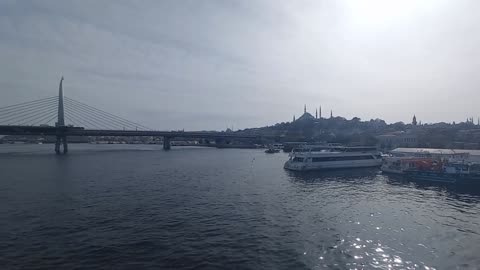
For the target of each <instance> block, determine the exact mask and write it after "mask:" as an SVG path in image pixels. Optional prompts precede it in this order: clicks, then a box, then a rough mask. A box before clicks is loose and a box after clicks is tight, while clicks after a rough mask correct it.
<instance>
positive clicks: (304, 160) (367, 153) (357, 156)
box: [284, 147, 382, 171]
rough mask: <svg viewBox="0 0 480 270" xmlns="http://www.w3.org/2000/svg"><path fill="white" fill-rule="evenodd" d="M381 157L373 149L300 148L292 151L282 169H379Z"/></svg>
mask: <svg viewBox="0 0 480 270" xmlns="http://www.w3.org/2000/svg"><path fill="white" fill-rule="evenodd" d="M381 164H382V156H381V154H380V153H379V152H378V151H377V150H376V148H374V147H321V148H319V147H310V148H309V147H302V148H299V149H293V151H292V153H291V154H290V159H289V160H288V161H287V162H285V165H284V168H285V169H288V170H293V171H310V170H325V169H346V168H363V167H379V166H380V165H381Z"/></svg>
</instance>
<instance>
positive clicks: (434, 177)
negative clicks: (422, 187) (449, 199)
mask: <svg viewBox="0 0 480 270" xmlns="http://www.w3.org/2000/svg"><path fill="white" fill-rule="evenodd" d="M405 175H407V176H408V177H409V178H411V179H415V180H424V181H431V182H444V183H480V176H478V175H475V176H474V175H459V174H449V173H443V172H428V171H426V172H423V171H410V172H405Z"/></svg>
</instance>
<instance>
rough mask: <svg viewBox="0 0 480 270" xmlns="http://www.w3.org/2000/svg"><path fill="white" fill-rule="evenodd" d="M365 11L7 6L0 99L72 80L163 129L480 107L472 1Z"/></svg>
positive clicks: (276, 6)
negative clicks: (305, 113) (316, 113)
mask: <svg viewBox="0 0 480 270" xmlns="http://www.w3.org/2000/svg"><path fill="white" fill-rule="evenodd" d="M365 5H367V6H366V7H364V6H360V7H359V6H358V5H357V6H356V5H355V4H352V2H351V1H335V2H322V1H296V2H290V1H269V0H265V1H255V2H244V1H142V2H131V1H92V0H89V1H49V0H46V1H2V2H1V3H0V41H1V42H0V61H1V62H2V63H8V65H5V64H2V65H1V66H0V74H2V75H0V87H2V90H0V91H1V95H2V99H0V106H3V105H8V104H13V103H17V102H22V101H25V100H29V99H37V98H42V97H46V96H51V95H54V94H55V91H56V89H57V84H58V79H59V77H60V76H61V75H64V76H65V79H66V80H65V91H66V94H67V95H68V96H70V97H72V98H75V99H78V100H81V101H84V102H86V103H88V104H90V105H92V106H96V107H100V108H102V109H104V110H107V111H109V112H112V113H114V114H118V115H120V116H122V117H125V118H127V119H132V120H135V121H137V122H142V123H144V124H146V125H148V126H151V127H154V128H158V129H179V128H185V129H187V130H188V129H224V128H225V127H226V126H231V125H232V124H233V125H234V126H235V127H238V128H244V127H251V126H261V125H269V124H273V123H275V122H281V121H288V120H290V119H291V117H292V115H293V114H297V115H298V114H300V113H301V110H302V108H303V104H304V103H307V104H308V105H309V107H318V106H319V105H323V108H325V110H329V109H330V108H332V109H333V110H334V112H335V114H336V115H344V116H346V117H353V116H359V117H361V118H362V119H366V118H367V119H368V118H376V117H380V118H384V119H386V120H387V121H392V122H393V121H399V120H403V121H406V120H408V119H410V118H411V115H413V113H416V114H417V115H418V116H419V119H421V120H422V122H428V121H452V120H456V121H458V120H463V119H464V118H466V116H470V115H473V116H474V115H475V114H478V112H477V111H476V106H474V104H472V103H471V102H470V101H471V100H472V97H474V96H475V95H478V94H476V93H477V89H476V86H477V85H478V79H477V77H478V76H476V75H475V71H476V70H478V65H479V64H478V63H479V61H478V60H479V59H478V53H477V50H478V49H477V48H478V45H479V44H478V43H479V39H478V30H479V29H478V25H480V24H479V23H478V20H479V19H478V18H477V16H476V14H475V12H473V10H475V9H474V8H472V6H476V5H478V4H477V2H475V1H458V2H456V3H455V5H453V4H452V3H448V2H444V1H434V2H431V3H430V4H429V5H428V6H427V5H420V4H415V1H405V4H402V5H403V6H402V5H401V6H398V7H396V8H395V9H390V8H389V7H388V6H386V5H384V4H381V3H379V1H376V0H369V1H366V2H365ZM382 14H383V15H382ZM385 14H388V16H385ZM446 96H448V97H451V98H449V99H445V97H446ZM452 99H453V100H454V101H452ZM447 108H449V109H448V110H447ZM452 108H454V109H452Z"/></svg>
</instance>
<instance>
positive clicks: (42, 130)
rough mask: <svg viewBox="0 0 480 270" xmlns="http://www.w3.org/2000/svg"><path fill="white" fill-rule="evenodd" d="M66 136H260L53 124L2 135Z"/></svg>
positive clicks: (6, 129) (5, 130) (1, 129)
mask: <svg viewBox="0 0 480 270" xmlns="http://www.w3.org/2000/svg"><path fill="white" fill-rule="evenodd" d="M58 134H62V135H65V136H124V137H135V136H138V137H140V136H144V137H145V136H153V137H169V138H237V139H256V138H259V136H256V135H246V134H239V133H226V132H203V131H185V132H182V131H140V130H99V129H83V128H79V127H59V128H57V127H51V126H1V125H0V135H51V136H54V135H58Z"/></svg>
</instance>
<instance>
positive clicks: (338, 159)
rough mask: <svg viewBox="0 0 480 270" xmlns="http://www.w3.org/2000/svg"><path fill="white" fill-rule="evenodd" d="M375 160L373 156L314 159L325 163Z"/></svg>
mask: <svg viewBox="0 0 480 270" xmlns="http://www.w3.org/2000/svg"><path fill="white" fill-rule="evenodd" d="M366 159H374V157H373V156H349V157H348V156H347V157H314V158H312V161H313V162H325V161H346V160H366Z"/></svg>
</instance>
